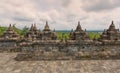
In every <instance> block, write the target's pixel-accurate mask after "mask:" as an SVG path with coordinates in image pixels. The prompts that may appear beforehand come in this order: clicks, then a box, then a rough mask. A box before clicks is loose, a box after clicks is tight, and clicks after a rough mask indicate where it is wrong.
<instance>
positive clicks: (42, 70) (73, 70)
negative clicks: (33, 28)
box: [0, 53, 120, 73]
mask: <svg viewBox="0 0 120 73" xmlns="http://www.w3.org/2000/svg"><path fill="white" fill-rule="evenodd" d="M15 56H16V54H15V53H13V54H10V53H0V73H120V60H78V61H77V60H76V61H75V60H74V61H72V60H70V61H15V60H14V57H15Z"/></svg>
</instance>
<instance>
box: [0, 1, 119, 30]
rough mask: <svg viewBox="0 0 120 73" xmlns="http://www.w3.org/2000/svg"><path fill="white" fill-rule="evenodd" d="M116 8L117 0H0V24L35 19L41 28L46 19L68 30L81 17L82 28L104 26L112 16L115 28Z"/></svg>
mask: <svg viewBox="0 0 120 73" xmlns="http://www.w3.org/2000/svg"><path fill="white" fill-rule="evenodd" d="M119 12H120V5H119V0H114V1H113V0H106V1H104V0H93V1H92V2H91V1H90V0H84V1H83V0H59V1H58V0H1V1H0V25H3V26H8V24H10V23H12V24H14V23H16V24H17V25H16V26H17V27H20V28H22V27H24V26H25V25H26V26H29V27H30V26H31V24H32V23H36V24H37V26H38V27H39V28H40V29H43V27H44V25H45V21H48V22H49V24H50V27H51V29H54V28H55V29H56V30H57V29H58V30H60V29H61V30H64V29H67V30H70V29H72V28H74V29H75V28H76V26H77V22H78V21H81V25H82V27H83V29H85V28H86V29H88V30H89V29H92V30H94V29H105V28H108V26H109V25H110V22H111V21H112V20H114V21H115V25H116V27H117V28H118V24H120V20H119V18H120V14H119Z"/></svg>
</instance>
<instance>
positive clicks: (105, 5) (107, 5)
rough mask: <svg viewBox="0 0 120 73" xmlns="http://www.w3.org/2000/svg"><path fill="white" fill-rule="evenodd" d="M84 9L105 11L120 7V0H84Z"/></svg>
mask: <svg viewBox="0 0 120 73" xmlns="http://www.w3.org/2000/svg"><path fill="white" fill-rule="evenodd" d="M83 3H85V4H83V5H82V6H83V9H84V10H86V11H94V12H98V11H104V10H111V9H115V8H118V7H120V4H119V3H120V0H92V1H90V0H85V1H83Z"/></svg>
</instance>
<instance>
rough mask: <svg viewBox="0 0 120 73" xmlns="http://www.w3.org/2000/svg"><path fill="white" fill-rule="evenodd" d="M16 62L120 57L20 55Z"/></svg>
mask: <svg viewBox="0 0 120 73" xmlns="http://www.w3.org/2000/svg"><path fill="white" fill-rule="evenodd" d="M14 60H16V61H69V60H120V56H116V55H115V56H109V57H105V56H92V57H90V56H84V57H72V56H69V57H68V56H65V57H44V56H37V57H34V56H25V55H24V54H18V55H17V56H16V57H15V58H14Z"/></svg>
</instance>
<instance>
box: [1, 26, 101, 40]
mask: <svg viewBox="0 0 120 73" xmlns="http://www.w3.org/2000/svg"><path fill="white" fill-rule="evenodd" d="M6 29H7V27H1V26H0V35H2V34H3V33H4V31H5V30H6ZM13 29H14V30H15V31H16V32H17V33H18V34H19V35H21V36H23V35H24V34H25V33H26V32H27V31H28V29H29V28H28V27H26V26H25V27H24V28H23V29H18V28H16V27H15V25H13ZM88 35H89V36H90V38H91V39H94V38H96V39H98V38H99V37H100V33H98V32H88ZM57 36H58V39H62V38H64V39H69V32H68V31H67V32H65V31H57Z"/></svg>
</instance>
